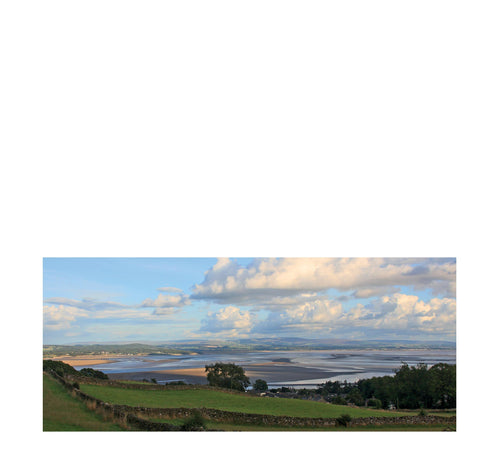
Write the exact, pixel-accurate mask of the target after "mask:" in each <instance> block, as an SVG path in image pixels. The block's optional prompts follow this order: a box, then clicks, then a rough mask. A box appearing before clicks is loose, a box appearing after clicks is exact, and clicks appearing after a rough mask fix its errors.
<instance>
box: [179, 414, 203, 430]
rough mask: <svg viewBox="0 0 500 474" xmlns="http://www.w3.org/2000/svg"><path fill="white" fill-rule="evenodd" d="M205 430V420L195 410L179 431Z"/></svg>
mask: <svg viewBox="0 0 500 474" xmlns="http://www.w3.org/2000/svg"><path fill="white" fill-rule="evenodd" d="M204 429H205V419H204V418H203V417H202V416H201V413H200V412H199V411H198V410H196V411H195V412H194V413H193V415H192V416H191V417H190V418H188V419H187V420H186V421H185V422H184V423H183V425H182V426H181V431H203V430H204Z"/></svg>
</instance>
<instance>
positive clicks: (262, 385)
mask: <svg viewBox="0 0 500 474" xmlns="http://www.w3.org/2000/svg"><path fill="white" fill-rule="evenodd" d="M253 389H254V390H256V391H258V392H265V391H266V390H267V389H268V386H267V382H266V381H265V380H262V379H257V380H256V381H255V382H254V384H253Z"/></svg>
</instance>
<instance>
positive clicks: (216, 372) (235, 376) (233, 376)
mask: <svg viewBox="0 0 500 474" xmlns="http://www.w3.org/2000/svg"><path fill="white" fill-rule="evenodd" d="M205 372H206V373H207V381H208V385H212V386H214V387H223V388H230V389H233V390H240V391H242V392H244V391H245V388H247V387H248V386H249V385H250V380H249V378H248V377H247V376H246V375H245V370H244V369H243V367H240V366H239V365H236V364H223V363H222V362H217V363H215V364H212V365H206V366H205Z"/></svg>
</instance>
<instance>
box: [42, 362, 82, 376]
mask: <svg viewBox="0 0 500 474" xmlns="http://www.w3.org/2000/svg"><path fill="white" fill-rule="evenodd" d="M43 370H44V372H55V373H56V374H57V375H59V376H60V377H64V376H66V375H78V370H76V369H75V368H74V367H72V366H71V365H69V364H65V363H64V362H61V361H60V360H44V361H43Z"/></svg>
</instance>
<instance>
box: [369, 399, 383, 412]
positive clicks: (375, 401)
mask: <svg viewBox="0 0 500 474" xmlns="http://www.w3.org/2000/svg"><path fill="white" fill-rule="evenodd" d="M368 406H369V407H373V408H376V409H377V410H379V409H380V408H382V402H381V401H380V400H379V399H378V398H370V400H368Z"/></svg>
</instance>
